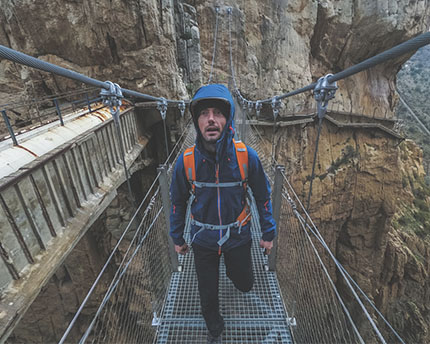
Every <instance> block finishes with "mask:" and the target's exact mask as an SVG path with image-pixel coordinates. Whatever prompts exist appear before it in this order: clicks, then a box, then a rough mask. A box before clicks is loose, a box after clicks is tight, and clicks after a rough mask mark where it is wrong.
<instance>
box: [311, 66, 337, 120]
mask: <svg viewBox="0 0 430 344" xmlns="http://www.w3.org/2000/svg"><path fill="white" fill-rule="evenodd" d="M331 76H333V74H327V75H326V76H323V77H321V78H319V79H318V81H317V84H316V86H315V88H314V97H315V100H316V101H317V110H318V118H320V119H321V118H324V116H325V113H326V111H327V105H328V101H329V100H330V99H333V98H334V95H335V93H336V90H337V89H338V87H337V83H336V81H334V82H329V81H328V79H329V77H331Z"/></svg>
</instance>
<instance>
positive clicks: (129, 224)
mask: <svg viewBox="0 0 430 344" xmlns="http://www.w3.org/2000/svg"><path fill="white" fill-rule="evenodd" d="M159 177H160V173H158V174H157V176H156V178H155V179H154V181H153V183H152V185H151V187H150V188H149V191H151V190H152V188H153V187H154V186H155V184H156V183H157V182H158V179H159ZM149 191H148V193H147V194H146V195H145V197H144V198H143V200H142V202H140V205H139V207H138V208H137V210H136V211H135V212H134V214H133V216H132V218H131V219H130V222H129V223H128V225H127V227H126V228H125V230H124V232H123V233H122V235H121V237H120V238H119V240H118V242H117V243H116V245H115V247H114V248H113V250H112V252H111V254H110V255H109V257H108V259H107V260H106V262H105V264H104V265H103V268H102V269H101V270H100V273H99V274H98V276H97V278H96V279H95V281H94V283H93V285H92V286H91V288H90V290H89V291H88V293H87V296H85V299H84V300H83V301H82V304H81V306H80V307H79V309H78V311H77V312H76V314H75V316H74V317H73V319H72V321H71V322H70V324H69V326H68V327H67V329H66V331H65V332H64V334H63V336H62V337H61V340H60V341H59V342H58V344H64V341H65V340H66V338H67V336H68V335H69V332H70V330H71V329H72V327H73V325H74V324H75V322H76V320H77V319H78V316H79V315H80V314H81V312H82V310H83V308H84V306H85V304H86V303H87V301H88V300H89V298H90V296H91V294H92V293H93V291H94V289H95V287H96V286H97V284H98V282H99V280H100V278H101V277H102V275H103V273H104V271H105V270H106V268H107V267H108V265H109V263H110V261H111V260H112V258H113V256H114V254H115V253H116V251H117V250H118V248H119V246H120V244H121V243H122V240H123V239H124V237H125V235H126V234H127V233H128V231H129V229H130V228H131V225H132V223H133V222H134V220H135V218H136V217H137V214H138V213H139V212H140V210H141V209H142V207H143V205H144V204H145V201H146V199H147V197H148V195H149V194H150V192H149ZM117 271H118V270H117ZM115 276H116V275H115ZM114 278H115V277H114Z"/></svg>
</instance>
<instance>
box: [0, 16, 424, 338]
mask: <svg viewBox="0 0 430 344" xmlns="http://www.w3.org/2000/svg"><path fill="white" fill-rule="evenodd" d="M218 13H219V12H218V11H217V23H218ZM229 16H230V17H229V18H230V21H229V23H231V12H229ZM217 32H218V26H216V29H215V40H214V41H215V44H214V52H213V56H214V57H213V60H212V67H211V74H210V77H209V82H211V79H212V74H213V64H214V61H215V53H216V35H217ZM229 39H230V40H229V43H230V74H231V83H230V87H231V90H232V93H233V94H234V95H235V97H236V101H237V105H238V106H237V109H238V110H237V113H236V125H237V127H238V131H237V135H238V137H239V138H240V139H242V140H243V141H245V142H246V143H247V144H248V145H250V146H251V147H252V148H254V149H255V150H256V151H257V153H258V154H259V156H260V159H261V161H262V163H263V165H264V167H265V171H266V173H267V175H268V178H269V180H270V182H271V185H272V190H273V195H272V199H273V208H274V217H275V219H276V220H277V230H278V237H277V239H276V240H277V242H276V245H275V248H274V250H273V252H272V253H271V255H270V256H269V257H267V256H265V255H264V254H263V252H262V251H261V249H259V247H258V246H257V243H258V238H259V229H258V223H256V222H253V223H252V233H253V238H254V239H255V240H253V242H254V246H253V249H252V257H253V265H254V274H255V277H256V283H255V286H254V288H253V290H252V291H251V292H250V293H247V294H241V293H240V292H238V291H236V290H235V288H234V287H233V285H232V284H231V283H230V282H229V280H228V279H227V278H226V276H225V271H224V270H223V268H221V278H220V300H221V301H220V304H221V313H222V314H223V315H224V318H225V320H226V330H225V332H224V334H223V342H225V343H345V342H347V343H364V342H381V343H388V342H390V343H391V342H399V343H404V341H403V340H402V339H401V338H400V336H399V335H398V334H397V332H396V331H395V329H394V328H393V327H392V326H391V325H390V324H389V323H388V321H387V320H386V319H385V318H384V317H383V315H382V314H381V313H380V312H379V311H378V310H377V309H376V307H375V305H374V304H373V302H372V301H371V300H370V299H369V298H368V297H367V296H366V295H365V294H364V292H363V291H362V290H361V289H360V287H359V286H358V285H357V284H356V283H355V281H354V280H353V279H352V278H351V276H350V275H349V274H348V272H347V271H346V270H345V269H344V268H343V267H342V265H341V264H340V263H339V262H338V261H337V259H336V257H335V256H334V254H333V253H332V252H331V250H330V248H329V247H328V245H327V244H326V242H325V240H324V238H323V237H322V235H321V234H320V233H319V231H318V228H317V226H316V225H315V224H314V222H313V221H312V219H311V218H310V216H309V214H308V212H307V209H308V208H309V204H310V198H311V196H312V180H313V178H314V168H313V173H312V178H311V186H310V189H309V194H308V198H307V202H305V201H304V200H301V199H300V198H299V197H298V196H297V194H296V193H295V191H294V189H293V187H292V186H291V184H290V183H289V180H288V178H287V176H286V175H285V171H284V170H283V167H282V166H281V165H279V164H278V163H277V162H276V161H275V159H274V154H273V149H274V144H273V143H272V152H268V151H266V150H265V149H264V146H265V145H264V144H263V143H264V139H263V138H262V137H261V135H260V133H259V131H258V129H257V127H256V126H255V125H253V124H252V121H251V120H250V119H249V118H248V116H249V115H250V112H251V110H254V109H255V111H256V114H257V115H258V113H259V112H260V111H261V108H262V107H263V106H269V107H271V109H272V111H273V117H274V121H273V123H274V125H276V119H277V118H278V115H279V111H280V102H281V101H282V99H285V98H287V97H291V96H294V95H297V94H300V93H303V92H307V91H313V92H314V94H315V97H316V101H317V110H316V111H315V112H314V113H312V114H311V115H310V116H308V117H307V118H306V120H309V121H312V122H315V121H317V123H318V135H317V141H316V143H315V159H314V167H315V161H316V156H317V152H318V139H319V136H320V132H321V125H322V122H323V120H324V119H325V118H327V117H326V113H327V106H328V103H329V101H330V99H331V98H333V96H334V93H335V91H336V85H335V83H336V81H338V80H341V79H343V78H346V77H348V76H351V75H353V74H356V73H358V72H360V71H363V70H365V69H368V68H371V67H373V66H375V65H377V64H379V63H382V62H384V61H386V60H387V59H392V58H396V57H398V56H401V55H403V54H405V53H407V52H411V51H414V50H416V49H418V48H419V47H421V46H423V45H426V44H429V43H430V33H425V34H422V35H420V36H417V37H416V38H414V39H412V40H410V41H407V42H405V43H402V44H400V45H398V46H396V47H394V48H392V49H390V50H388V51H386V52H383V53H381V54H379V55H376V56H375V57H372V58H370V59H368V60H366V61H363V62H362V63H359V64H357V65H355V66H352V67H350V68H348V69H346V70H344V71H342V72H340V73H337V74H334V75H331V74H329V75H327V76H326V77H323V78H321V79H320V80H319V81H318V82H317V83H312V84H310V85H308V86H306V87H303V88H301V89H298V90H295V91H292V92H289V93H286V94H282V95H277V96H273V97H270V98H266V99H261V100H248V99H246V98H245V97H244V96H243V95H242V94H241V92H240V90H239V88H238V87H237V84H236V78H235V74H234V66H233V61H232V47H231V27H230V29H229ZM0 57H2V58H5V59H9V60H11V61H14V62H16V63H21V64H24V65H27V66H30V67H33V68H37V69H40V70H44V71H47V72H50V73H54V74H57V75H61V76H64V77H67V78H71V79H73V80H76V81H79V82H83V83H85V84H88V85H90V86H92V87H96V88H98V89H101V90H102V91H101V93H100V96H99V97H94V98H91V99H90V97H88V96H86V102H84V104H86V106H87V107H88V111H89V113H92V109H91V106H92V104H94V106H93V107H94V108H97V109H102V108H104V107H103V106H106V107H107V108H106V109H109V112H110V114H111V115H112V118H109V119H106V116H105V115H104V116H102V117H103V122H104V121H106V123H109V125H110V128H109V129H106V130H105V131H104V132H103V131H102V130H104V129H101V128H100V127H94V128H93V129H91V128H90V130H89V132H90V134H91V132H96V131H100V132H101V133H99V134H97V133H96V134H95V135H96V136H95V137H93V138H92V140H93V141H92V142H93V143H92V144H93V146H92V147H93V148H94V151H98V153H97V154H98V157H97V159H95V160H97V163H95V162H92V161H90V160H91V159H89V160H85V154H83V152H82V148H80V149H81V151H80V152H79V154H78V153H73V152H72V153H70V155H69V156H67V157H66V156H65V155H61V154H62V153H63V151H58V152H56V154H53V155H52V156H51V157H50V160H49V161H53V169H54V170H55V169H56V171H55V172H56V174H57V175H62V177H61V178H62V181H63V182H64V184H65V185H66V186H67V189H68V190H72V193H73V195H72V196H70V195H67V191H66V190H65V189H63V190H59V191H58V194H60V195H62V196H61V197H63V201H58V204H57V205H55V204H54V203H55V202H51V203H52V207H53V208H52V209H54V208H55V209H54V210H52V214H51V210H49V206H46V203H47V201H46V199H45V195H44V194H43V192H47V193H48V194H51V195H54V194H55V192H54V191H53V190H51V189H50V187H49V185H51V184H52V183H51V182H49V180H50V178H51V179H52V178H53V177H49V173H48V172H49V169H48V168H46V167H43V168H44V170H43V171H42V172H40V171H39V172H38V173H39V174H40V173H41V174H42V175H43V178H45V179H46V180H48V182H46V183H47V185H48V187H46V188H41V187H40V186H39V187H38V183H39V182H40V181H39V180H40V179H43V178H42V177H40V176H39V177H40V178H35V177H34V175H33V172H34V171H35V169H34V168H35V167H36V166H33V167H34V168H30V169H27V170H26V172H23V171H22V169H19V168H18V172H17V173H18V174H19V176H18V175H15V177H14V178H12V179H10V178H9V179H7V178H6V181H3V183H2V185H1V187H2V188H1V189H0V192H1V193H2V198H1V201H2V202H1V206H2V208H1V209H2V211H3V212H4V213H7V212H8V210H9V209H10V204H8V203H7V199H5V198H4V197H3V196H4V192H5V190H6V189H7V188H8V187H12V188H14V190H15V192H16V193H17V194H18V201H19V202H22V204H23V205H24V208H25V207H27V208H28V209H29V210H27V211H25V212H24V214H21V217H23V218H25V221H27V222H28V223H29V228H30V229H31V231H32V232H33V234H34V235H35V237H36V240H35V243H33V245H32V246H31V247H29V246H28V242H27V239H26V236H28V235H29V234H28V233H27V234H25V233H24V235H23V233H22V229H21V228H19V224H20V223H23V222H24V221H22V220H21V222H19V221H16V220H15V219H14V218H13V216H12V214H9V215H8V214H7V215H8V216H6V217H5V218H7V221H8V228H11V232H10V233H5V232H4V230H3V227H2V233H1V235H2V245H1V250H2V260H0V268H1V271H2V278H1V279H0V282H1V283H2V286H1V287H2V289H5V288H6V287H7V285H8V284H9V283H12V282H13V281H15V282H17V281H18V282H20V280H22V279H25V274H26V272H25V269H26V266H28V265H32V264H34V263H35V261H36V258H34V257H35V256H36V255H37V254H38V253H39V252H40V251H43V250H46V246H48V245H49V244H47V242H48V243H49V241H50V240H51V237H55V236H56V233H55V232H53V229H54V228H55V227H57V226H58V227H60V228H65V227H66V222H68V221H69V222H70V221H71V220H70V219H71V218H74V217H76V216H78V215H79V214H78V213H80V212H83V210H85V205H86V204H87V202H86V201H88V200H89V199H92V198H93V197H95V196H94V195H97V194H99V193H98V190H99V189H102V186H103V183H104V182H105V181H106V179H108V178H113V177H111V176H110V173H113V174H115V173H119V172H118V171H120V170H122V172H123V179H121V178H119V179H118V180H119V181H124V180H125V181H128V180H129V174H130V171H129V168H130V162H131V161H133V159H135V158H136V156H137V155H138V153H139V150H138V149H137V151H136V145H137V143H138V139H139V137H138V130H137V126H136V123H135V118H133V116H132V115H129V116H127V115H126V114H127V113H129V112H130V109H129V108H132V107H133V105H132V104H133V101H136V100H144V101H148V102H152V104H153V106H154V108H155V109H156V110H157V111H159V113H160V115H161V118H162V120H163V123H164V134H165V138H166V140H167V132H166V122H165V120H166V113H167V109H168V108H169V107H174V108H175V109H177V111H179V112H180V113H181V114H182V115H183V114H184V112H185V110H186V105H187V103H188V101H186V100H170V99H164V98H162V97H154V96H150V95H146V94H142V93H139V92H136V91H132V90H127V89H123V88H121V87H120V86H119V85H117V84H114V83H112V82H102V81H99V80H95V79H92V78H89V77H86V76H84V75H82V74H79V73H76V72H73V71H71V70H67V69H65V68H62V67H59V66H56V65H53V64H50V63H47V62H44V61H41V60H38V59H36V58H33V57H30V56H27V55H25V54H22V53H20V52H17V51H14V50H12V49H10V48H7V47H4V46H0ZM124 97H125V98H127V99H129V100H130V103H123V102H124ZM99 101H100V103H98V102H99ZM101 102H103V104H102V103H101ZM124 104H125V105H124ZM55 109H56V111H55V112H56V115H57V116H58V119H57V120H56V121H54V123H56V125H57V126H59V127H61V126H65V125H66V126H67V123H66V124H65V123H64V121H63V118H62V116H61V109H60V108H59V106H58V104H57V103H56V107H55ZM90 110H91V111H90ZM2 115H3V118H4V121H5V125H6V127H7V128H8V130H9V135H10V138H8V140H9V141H10V142H11V144H12V145H15V146H18V145H20V137H21V135H22V134H19V135H17V133H16V132H14V128H13V126H12V125H11V124H10V123H9V119H8V116H7V113H6V110H3V111H2ZM99 115H100V114H99ZM95 116H97V115H95ZM332 120H333V119H332ZM333 121H334V120H333ZM106 125H107V124H106ZM106 128H107V127H106ZM381 130H384V131H386V132H388V133H390V134H391V135H394V136H395V135H397V136H398V134H397V133H396V132H394V131H392V130H391V129H387V128H385V127H383V128H382V129H381ZM387 130H388V131H387ZM390 130H391V132H390ZM182 132H183V134H182V136H181V137H180V139H179V140H178V141H177V144H176V145H175V147H174V148H173V149H172V150H171V151H169V150H168V145H167V144H166V150H167V152H166V154H167V156H168V157H167V159H166V162H165V164H164V165H162V166H160V167H159V169H158V174H157V176H156V178H155V180H154V182H153V184H152V186H151V188H150V189H149V191H148V193H147V194H146V196H145V197H144V198H143V200H142V201H141V202H140V204H139V205H137V207H136V209H137V210H136V212H135V213H134V215H133V217H132V218H131V220H130V222H129V224H128V225H127V228H126V229H125V231H124V232H123V233H122V235H121V237H120V239H119V241H118V243H117V244H116V246H115V248H114V249H113V251H112V253H111V255H110V256H109V258H108V260H107V261H106V263H105V265H104V266H103V268H102V269H101V272H100V274H99V275H98V277H97V278H96V280H95V282H94V284H93V286H92V287H91V288H90V290H89V292H88V294H87V296H86V298H85V299H84V301H83V302H82V304H81V306H80V308H79V309H78V311H77V312H76V315H75V316H74V318H73V319H72V321H71V322H70V325H69V326H68V328H67V330H66V331H65V332H64V334H63V336H62V338H61V340H60V343H66V342H70V341H79V342H80V343H85V342H91V343H93V342H100V343H152V342H153V343H202V342H204V341H205V338H206V328H205V324H204V321H203V318H202V317H201V316H200V306H199V296H198V292H197V285H196V277H195V271H194V267H193V264H192V260H193V258H192V253H191V254H189V255H186V256H184V257H182V256H181V257H179V258H178V256H177V255H176V254H175V253H174V251H173V247H172V242H171V241H170V240H169V236H168V227H169V216H168V214H169V211H170V202H169V196H168V185H169V180H170V175H171V172H172V168H173V166H174V163H175V161H176V159H177V157H178V156H179V155H180V154H182V152H183V151H184V149H185V148H186V147H188V146H190V145H192V143H193V141H194V137H195V133H194V131H193V126H192V123H190V122H189V123H188V124H186V125H185V126H184V127H183V128H182ZM97 135H98V136H97ZM103 140H104V141H103ZM97 142H98V143H99V145H100V146H99V148H96V143H97ZM100 147H104V148H100ZM86 149H87V152H88V154H89V152H90V149H91V148H89V146H87V148H86ZM57 159H62V162H61V166H60V163H59V162H58V161H59V160H57ZM79 159H82V160H83V163H84V165H85V166H86V170H87V172H85V173H83V174H82V175H81V174H80V172H79V171H77V168H76V166H75V167H73V162H76V161H77V160H79ZM84 160H85V161H84ZM55 162H57V163H58V165H57V167H55V166H56V165H55ZM35 164H36V165H37V163H35ZM39 165H40V163H39ZM42 165H43V164H42ZM71 166H72V167H71ZM67 170H70V171H71V172H69V173H67ZM59 171H63V172H59ZM21 172H22V173H24V174H25V177H29V178H30V183H31V185H32V186H33V188H34V189H35V190H37V191H36V192H34V197H35V201H31V200H24V198H25V197H23V195H22V192H21V197H19V194H20V186H19V185H18V182H19V181H21V180H22V178H24V177H23V175H22V174H20V173H21ZM66 180H67V182H66ZM119 181H118V182H119ZM40 183H42V182H40ZM45 189H46V190H45ZM128 189H129V192H130V194H131V195H132V192H131V187H130V184H128ZM79 190H81V191H79ZM26 197H27V195H26ZM28 197H31V196H30V195H28ZM70 197H72V198H70ZM99 197H101V196H100V195H99ZM54 198H55V197H54ZM70 199H72V201H70V202H69V200H70ZM73 199H74V201H73ZM108 199H111V198H108ZM51 203H50V204H51ZM42 204H43V206H41V205H42ZM32 207H36V208H38V209H39V208H40V211H39V213H40V214H41V215H40V216H41V217H43V218H45V220H46V225H47V228H48V229H47V230H46V231H45V230H43V231H42V230H41V227H43V225H41V224H40V223H39V222H37V221H34V214H33V208H32ZM63 208H64V210H62V209H63ZM54 217H55V218H57V219H61V218H62V219H63V221H57V223H55V226H54V225H53V223H52V221H51V220H50V219H51V218H54ZM50 221H51V222H50ZM5 223H6V222H5ZM4 228H6V227H4ZM42 229H43V228H42ZM49 233H50V234H49ZM11 237H14V238H16V240H17V241H18V244H17V246H18V247H19V248H20V250H22V251H23V253H22V257H24V258H22V257H21V258H20V261H21V262H20V263H19V264H18V262H17V254H15V253H14V252H12V250H11V248H10V247H7V245H6V246H5V245H4V243H3V242H11V241H10V240H9V239H8V240H9V241H8V240H5V238H11ZM78 237H79V235H77V238H78ZM187 241H188V242H189V241H190V238H189V237H188V238H187ZM120 245H122V246H124V245H126V246H127V249H126V250H125V252H122V254H121V257H122V260H121V262H120V264H119V265H118V266H117V270H116V272H115V275H114V277H113V279H112V280H111V281H110V282H109V283H108V286H103V285H101V284H100V281H101V279H102V278H103V276H104V274H105V272H106V269H107V268H108V266H110V264H112V259H113V257H114V256H116V255H118V251H119V247H120ZM334 271H335V273H334ZM334 275H336V278H337V279H342V281H343V282H342V283H343V284H344V285H345V286H346V288H345V289H346V290H342V293H340V291H339V290H338V289H337V287H336V286H337V285H338V281H335V280H334V279H333V276H334ZM4 276H8V277H4ZM97 288H99V289H100V288H101V289H105V290H106V291H105V293H104V296H103V298H102V299H98V298H97V296H95V295H96V294H95V293H94V291H95V290H96V289H97ZM345 299H348V300H354V302H355V304H354V306H353V307H351V301H349V302H348V303H347V302H346V301H345ZM352 308H353V309H355V310H354V312H353V311H352ZM357 309H358V310H359V313H360V314H359V315H358V316H357ZM12 318H13V317H12ZM15 318H16V317H15ZM12 323H13V321H12V320H10V323H7V324H2V330H3V333H2V338H1V340H2V341H4V340H6V338H7V335H6V334H9V333H10V331H11V328H12V326H11V324H12ZM381 328H383V329H384V331H381ZM382 332H384V333H385V334H386V335H387V336H388V337H387V338H385V337H384V335H383V334H382Z"/></svg>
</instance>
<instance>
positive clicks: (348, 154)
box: [327, 145, 358, 173]
mask: <svg viewBox="0 0 430 344" xmlns="http://www.w3.org/2000/svg"><path fill="white" fill-rule="evenodd" d="M357 154H358V153H357V152H356V151H355V149H354V147H352V146H351V145H348V146H346V147H345V149H342V156H340V157H339V158H337V159H336V161H332V163H331V166H330V167H329V168H328V170H327V172H328V173H335V172H336V171H337V170H338V169H339V167H340V166H342V165H346V164H348V163H349V162H350V161H351V160H352V159H354V158H355V157H356V156H357Z"/></svg>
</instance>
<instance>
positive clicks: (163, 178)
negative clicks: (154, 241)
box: [157, 165, 179, 271]
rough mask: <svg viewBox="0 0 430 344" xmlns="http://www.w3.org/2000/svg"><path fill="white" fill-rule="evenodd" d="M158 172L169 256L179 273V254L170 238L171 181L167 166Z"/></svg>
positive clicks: (173, 267)
mask: <svg viewBox="0 0 430 344" xmlns="http://www.w3.org/2000/svg"><path fill="white" fill-rule="evenodd" d="M157 172H158V173H159V174H160V179H159V183H160V191H161V199H162V201H163V209H164V218H165V220H166V231H167V237H168V238H169V239H168V241H169V256H170V263H171V265H172V269H173V271H178V267H179V261H178V254H177V253H176V251H175V246H174V244H173V241H172V239H171V238H170V235H169V231H170V197H169V179H168V177H167V165H160V166H159V167H158V168H157Z"/></svg>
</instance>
